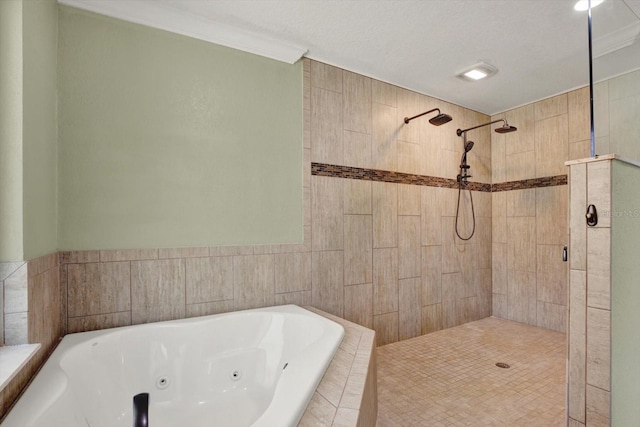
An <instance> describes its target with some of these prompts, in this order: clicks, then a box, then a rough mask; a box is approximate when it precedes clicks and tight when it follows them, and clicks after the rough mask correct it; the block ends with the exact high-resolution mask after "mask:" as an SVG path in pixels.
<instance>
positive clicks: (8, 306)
mask: <svg viewBox="0 0 640 427" xmlns="http://www.w3.org/2000/svg"><path fill="white" fill-rule="evenodd" d="M11 269H13V268H11ZM7 274H8V276H7V277H5V278H4V306H2V307H0V308H4V313H20V312H23V311H27V310H28V300H29V295H28V294H29V292H28V281H27V263H23V264H22V265H20V266H19V267H18V268H17V269H15V270H14V271H13V272H11V273H7ZM0 285H2V282H1V281H0ZM0 291H2V288H0Z"/></svg>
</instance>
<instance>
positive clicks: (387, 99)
mask: <svg viewBox="0 0 640 427" xmlns="http://www.w3.org/2000/svg"><path fill="white" fill-rule="evenodd" d="M396 92H397V87H396V86H394V85H390V84H389V83H385V82H381V81H380V80H375V79H373V80H371V99H372V101H373V102H377V103H379V104H384V105H388V106H390V107H397V106H398V102H397V95H396Z"/></svg>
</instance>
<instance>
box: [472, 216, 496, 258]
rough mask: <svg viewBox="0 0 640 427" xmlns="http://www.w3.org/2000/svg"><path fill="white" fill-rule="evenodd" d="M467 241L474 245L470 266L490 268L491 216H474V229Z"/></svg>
mask: <svg viewBox="0 0 640 427" xmlns="http://www.w3.org/2000/svg"><path fill="white" fill-rule="evenodd" d="M469 242H471V243H473V246H474V248H473V253H474V262H473V263H472V264H471V268H487V269H491V218H485V217H476V231H475V233H474V235H473V238H472V239H471V240H469Z"/></svg>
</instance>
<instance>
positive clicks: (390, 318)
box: [373, 311, 398, 346]
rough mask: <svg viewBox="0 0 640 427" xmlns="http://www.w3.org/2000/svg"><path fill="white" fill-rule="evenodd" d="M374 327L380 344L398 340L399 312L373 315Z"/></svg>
mask: <svg viewBox="0 0 640 427" xmlns="http://www.w3.org/2000/svg"><path fill="white" fill-rule="evenodd" d="M373 329H374V330H375V331H376V342H377V345H378V346H381V345H386V344H391V343H394V342H397V341H398V312H397V311H394V312H393V313H385V314H379V315H376V316H373Z"/></svg>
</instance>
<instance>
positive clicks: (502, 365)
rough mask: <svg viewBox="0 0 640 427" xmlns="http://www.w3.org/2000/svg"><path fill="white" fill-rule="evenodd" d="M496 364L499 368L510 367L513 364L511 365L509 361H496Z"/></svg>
mask: <svg viewBox="0 0 640 427" xmlns="http://www.w3.org/2000/svg"><path fill="white" fill-rule="evenodd" d="M496 366H497V367H498V368H504V369H507V368H510V367H511V366H509V364H507V363H503V362H498V363H496Z"/></svg>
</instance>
